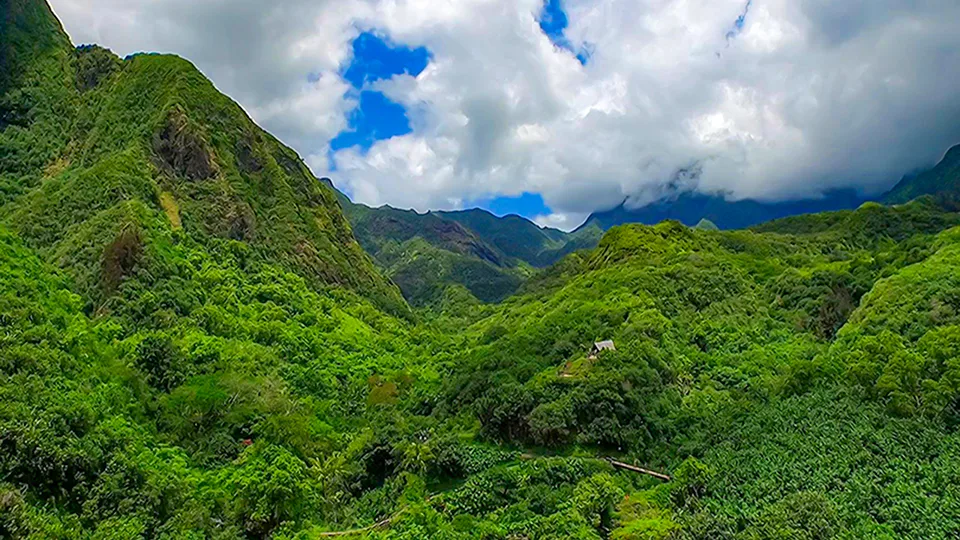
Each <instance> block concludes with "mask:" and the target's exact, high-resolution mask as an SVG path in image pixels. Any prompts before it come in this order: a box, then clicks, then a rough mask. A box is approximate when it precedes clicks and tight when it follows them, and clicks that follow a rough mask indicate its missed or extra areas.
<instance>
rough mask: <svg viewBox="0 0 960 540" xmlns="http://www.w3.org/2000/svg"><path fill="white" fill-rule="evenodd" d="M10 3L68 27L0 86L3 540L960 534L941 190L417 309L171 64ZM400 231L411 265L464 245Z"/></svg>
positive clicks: (248, 131) (951, 246) (947, 239)
mask: <svg viewBox="0 0 960 540" xmlns="http://www.w3.org/2000/svg"><path fill="white" fill-rule="evenodd" d="M0 6H2V7H3V9H4V11H3V14H4V19H3V20H5V21H7V22H8V25H7V26H6V27H5V28H4V29H5V30H7V29H9V28H11V26H9V21H12V20H14V19H16V17H20V19H17V20H18V21H20V22H18V23H17V24H19V25H20V26H18V28H20V29H22V31H24V32H26V34H24V35H29V33H31V32H33V33H42V32H45V31H50V32H53V33H54V34H56V35H60V36H61V37H57V38H52V39H50V40H49V41H50V43H53V44H54V45H51V46H50V47H46V48H44V47H39V48H38V49H37V50H38V51H40V53H37V54H38V55H39V56H36V58H40V59H41V60H42V61H40V60H37V61H36V62H34V63H31V62H25V63H23V64H18V65H27V66H33V67H29V68H24V71H23V72H22V73H21V74H18V75H17V77H18V78H17V79H16V80H17V81H18V82H17V83H16V84H17V85H22V84H25V83H24V82H23V81H27V80H29V81H32V82H30V83H29V84H27V86H25V87H24V86H15V87H11V86H7V87H6V88H5V90H4V97H3V99H4V101H3V103H4V104H5V106H6V104H13V105H14V106H12V107H10V108H8V109H5V110H16V111H20V112H23V111H26V113H25V115H22V116H17V118H18V119H19V120H18V122H17V123H8V124H6V125H4V126H2V127H0V149H2V150H4V153H3V154H0V156H2V158H0V159H4V161H3V162H2V169H0V178H2V180H3V182H4V183H3V185H4V186H5V188H4V189H5V191H4V196H5V197H6V198H5V199H4V201H3V204H2V205H0V537H12V538H207V537H210V538H268V537H269V538H278V539H279V538H321V537H326V536H324V534H325V533H330V532H338V531H354V533H353V534H354V536H356V537H369V538H449V539H459V538H464V539H466V538H486V539H504V540H506V539H515V538H531V539H555V538H578V539H591V540H596V539H607V538H615V539H634V538H661V539H666V538H702V539H708V538H709V539H715V538H747V539H760V538H835V537H836V538H956V537H957V536H958V535H960V518H958V516H960V492H958V490H957V487H956V486H957V485H960V478H958V473H957V471H960V435H958V433H957V428H958V426H960V296H958V291H960V281H958V280H960V228H958V227H957V225H960V215H958V214H956V213H953V212H951V211H950V207H949V206H947V207H944V206H943V205H940V204H936V203H934V202H933V201H931V200H930V199H923V200H919V201H915V202H912V203H909V204H906V205H901V206H896V207H883V206H881V205H877V204H868V205H864V206H862V207H860V208H859V209H857V210H853V211H847V212H839V213H833V214H819V215H812V216H803V217H797V218H790V219H786V220H781V221H778V222H774V223H770V224H767V225H763V226H761V227H758V228H756V229H754V230H743V231H733V232H722V231H716V230H711V228H710V227H709V226H704V227H702V228H697V229H691V228H688V227H685V226H683V225H681V224H680V223H677V222H666V223H663V224H660V225H657V226H654V227H647V226H642V225H628V226H621V227H615V228H613V229H611V230H610V231H609V232H607V233H606V234H605V235H604V237H603V239H602V241H601V242H600V244H599V246H598V247H596V249H593V250H589V251H581V252H577V253H573V254H571V255H570V256H568V257H566V258H564V259H563V260H562V261H560V262H559V263H558V264H556V265H554V266H552V267H550V268H548V269H546V270H544V271H543V272H540V273H537V274H536V275H535V276H534V277H533V279H531V280H529V281H528V282H526V283H524V284H523V285H522V287H521V288H520V290H519V293H518V294H517V295H515V296H513V297H511V298H509V299H507V300H506V301H505V302H503V303H502V304H500V305H478V304H477V303H476V302H475V300H474V299H471V297H470V295H469V294H467V293H466V292H465V291H466V290H465V289H464V288H463V287H457V286H451V287H445V288H444V290H443V293H442V294H441V295H440V296H439V300H438V301H439V302H441V303H443V304H444V305H445V306H446V307H450V308H453V309H449V310H447V309H445V310H443V312H444V315H438V316H436V317H435V318H432V319H431V320H430V321H428V322H419V323H416V322H413V321H410V320H408V319H406V318H404V317H403V316H402V315H404V314H405V313H406V310H405V308H404V306H405V304H403V303H402V300H400V299H399V298H398V296H397V293H396V290H395V289H394V288H392V287H391V286H389V285H387V284H386V282H385V281H384V280H383V279H382V278H380V276H379V274H378V273H377V272H376V271H375V270H373V269H372V266H371V264H370V262H369V260H368V259H367V258H366V256H365V255H364V254H363V253H362V252H361V251H359V247H358V245H357V243H356V242H355V241H353V240H352V238H353V237H352V235H351V231H350V228H349V227H348V226H347V225H346V223H345V221H344V220H343V218H342V216H341V215H340V213H339V210H338V205H337V204H335V202H334V203H332V204H331V202H332V201H333V197H335V196H336V194H335V193H334V192H333V191H332V190H329V189H327V188H325V187H323V186H321V185H320V184H319V182H316V181H314V180H313V179H312V178H311V177H310V176H309V174H308V173H307V171H306V170H305V169H304V168H303V166H302V164H301V163H300V162H299V161H298V160H297V159H296V156H295V155H293V154H292V152H290V151H289V150H287V149H285V148H284V147H282V146H281V145H280V144H279V143H278V142H276V141H275V140H274V139H272V138H271V137H270V136H269V135H267V134H265V133H263V132H261V131H259V130H258V129H257V128H256V127H255V126H253V124H252V123H250V122H249V120H247V119H246V117H245V116H243V115H242V112H241V111H240V110H239V109H238V108H237V107H236V105H234V104H233V103H231V102H229V100H226V98H223V97H222V96H219V95H218V94H216V93H215V92H214V91H213V89H212V87H211V86H210V85H209V82H207V81H205V80H203V79H202V77H200V76H199V75H198V74H197V73H196V71H195V70H193V69H192V67H190V66H189V64H187V63H186V62H184V61H182V60H178V59H176V58H171V57H158V56H138V57H135V58H131V59H127V60H123V61H121V60H119V59H116V58H114V57H112V56H111V55H109V54H108V53H107V52H106V51H103V50H101V49H94V48H86V49H83V50H80V51H74V50H73V49H70V48H69V47H68V46H67V45H66V41H65V38H63V37H62V34H59V27H58V26H57V25H56V21H55V20H54V19H53V18H52V15H51V14H50V12H49V10H48V8H46V6H45V5H44V4H43V2H42V1H40V0H31V1H27V0H16V2H11V1H10V0H0ZM22 14H30V15H31V16H30V17H21V15H22ZM31 17H33V18H31ZM40 23H42V24H40ZM10 35H13V34H10V33H5V34H3V35H2V36H3V37H2V38H0V39H7V40H8V41H5V42H4V43H5V44H6V45H5V47H6V48H5V49H4V50H11V49H9V44H10V43H13V41H9V38H8V36H10ZM45 39H46V38H43V37H42V36H38V39H37V40H35V41H32V42H31V41H29V40H27V41H24V40H19V41H17V42H16V43H18V47H19V46H20V45H19V44H23V43H31V44H42V43H44V42H45ZM57 43H60V44H62V45H65V46H66V47H67V48H65V49H62V50H61V49H60V48H59V47H60V45H57ZM31 46H32V45H31ZM18 50H19V49H18ZM30 50H33V49H30ZM58 51H59V52H58ZM31 54H32V53H31ZM26 57H31V56H30V55H27V56H24V57H23V58H26ZM18 58H21V56H18ZM31 58H32V57H31ZM36 58H35V59H36ZM5 61H6V60H5ZM83 66H86V67H83ZM18 69H21V68H18ZM51 74H56V75H55V76H51ZM78 74H79V75H81V76H80V77H78ZM61 75H62V77H61ZM11 88H13V89H12V90H11ZM49 96H54V97H55V98H56V99H48V97H49ZM135 96H144V99H143V100H141V99H137V98H136V97H135ZM61 97H62V98H63V99H62V100H61V99H60V98H61ZM51 107H60V108H59V109H56V110H57V111H59V113H62V114H60V115H59V116H57V115H53V114H52V113H51V112H50V111H52V110H54V109H52V108H51ZM18 114H19V112H18ZM56 126H60V127H61V129H62V131H58V130H57V129H54V128H55V127H56ZM287 158H288V159H287ZM400 225H403V224H402V223H401V224H400ZM448 226H449V225H438V227H440V229H439V230H443V229H442V228H443V227H448ZM419 227H420V225H416V226H415V227H413V229H414V230H415V231H421V230H423V229H421V228H419ZM461 229H462V230H463V231H466V232H467V233H468V235H467V238H469V235H470V234H473V236H474V238H476V239H477V242H478V243H476V244H475V245H477V246H480V245H483V244H484V243H485V244H486V245H487V246H490V247H491V249H495V250H499V251H500V252H501V253H503V249H504V248H503V247H502V246H500V247H498V246H496V245H494V244H492V243H491V242H490V241H487V240H482V239H481V235H478V234H477V233H474V232H473V231H472V230H469V229H468V228H467V227H464V226H462V225H461ZM401 230H403V229H401ZM404 234H407V233H404ZM458 234H459V235H460V236H459V237H458V238H463V237H464V236H463V233H459V232H458ZM397 245H398V246H402V248H399V249H398V250H397V251H394V252H391V251H390V250H391V249H393V247H391V246H388V245H386V244H385V245H384V246H385V247H384V248H381V249H382V251H383V253H382V254H381V255H382V256H386V257H394V256H395V257H398V258H400V257H405V256H407V255H408V254H409V253H422V254H423V255H422V256H419V257H413V258H411V259H410V263H411V264H410V266H408V268H411V269H417V268H422V270H419V271H417V270H413V271H412V273H413V276H411V279H413V278H415V277H416V275H417V274H419V273H427V272H432V271H434V269H431V268H430V266H429V265H430V264H434V261H438V260H440V261H441V262H440V263H439V264H440V266H441V269H442V266H443V265H444V264H447V263H444V262H442V259H443V257H447V256H449V255H457V256H464V253H462V252H460V251H457V249H459V248H458V246H472V245H473V244H470V243H469V242H468V243H466V244H463V243H458V242H453V243H451V244H448V245H446V247H444V248H442V249H441V248H440V247H438V245H436V244H435V243H431V242H429V241H427V240H426V239H424V238H423V237H422V236H418V234H412V235H410V236H409V237H407V238H406V239H405V240H404V241H403V242H402V243H398V244H397ZM472 249H474V248H473V247H469V248H467V249H466V251H467V252H470V250H472ZM503 254H504V255H505V256H507V257H509V255H506V254H505V253H503ZM470 258H471V259H476V260H478V261H482V259H481V258H480V257H477V256H476V254H474V255H470ZM488 263H490V261H487V262H486V263H485V264H488ZM449 264H450V265H451V266H453V265H455V264H456V263H455V262H450V263H449ZM420 265H423V266H420ZM399 267H400V266H398V267H397V268H399ZM391 299H392V300H391ZM397 314H399V315H401V316H398V315H397ZM599 339H613V340H614V341H615V343H616V348H617V350H616V351H604V352H602V353H601V354H599V355H598V356H597V357H596V358H590V357H588V355H587V351H588V348H589V346H590V344H591V343H593V342H594V341H596V340H599ZM607 457H615V458H616V459H617V460H618V461H619V462H625V463H635V464H638V465H641V466H643V467H647V468H650V469H656V470H661V471H663V472H666V473H668V474H669V475H670V477H671V479H670V480H669V481H666V482H661V481H660V480H657V479H654V478H652V477H649V476H644V475H638V474H635V473H633V472H629V471H626V470H623V469H620V468H615V467H614V466H613V465H612V463H611V462H610V461H608V460H606V459H604V458H607ZM377 524H379V526H376V525H377Z"/></svg>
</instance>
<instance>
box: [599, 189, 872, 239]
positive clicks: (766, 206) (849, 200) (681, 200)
mask: <svg viewBox="0 0 960 540" xmlns="http://www.w3.org/2000/svg"><path fill="white" fill-rule="evenodd" d="M866 201H867V199H866V198H864V197H861V196H859V195H858V194H857V193H856V192H855V191H853V190H841V191H835V192H832V193H829V194H827V195H826V196H824V197H823V198H821V199H808V200H800V201H787V202H776V203H766V202H759V201H754V200H749V199H747V200H740V201H728V200H726V199H724V198H723V197H722V196H711V195H702V194H700V193H683V194H681V195H678V196H676V197H675V198H672V199H666V200H661V201H657V202H654V203H651V204H648V205H646V206H641V207H638V208H629V207H628V206H627V205H626V204H621V205H620V206H618V207H616V208H613V209H611V210H607V211H604V212H595V213H594V214H592V215H591V216H590V217H589V218H588V219H587V221H585V222H584V224H583V225H581V228H583V227H591V226H594V225H596V226H598V227H600V228H601V229H603V230H607V229H610V228H612V227H615V226H617V225H623V224H625V223H644V224H646V225H654V224H657V223H660V222H661V221H665V220H668V219H672V220H676V221H679V222H681V223H683V224H684V225H687V226H690V227H693V226H696V225H697V224H698V223H700V222H701V221H702V220H707V221H709V222H712V223H713V224H714V225H716V226H717V227H718V228H720V229H724V230H726V229H744V228H747V227H750V226H753V225H757V224H758V223H763V222H765V221H770V220H773V219H778V218H782V217H786V216H794V215H797V214H810V213H816V212H829V211H833V210H847V209H850V208H856V207H858V206H860V205H861V204H863V203H864V202H866Z"/></svg>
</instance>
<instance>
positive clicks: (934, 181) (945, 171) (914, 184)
mask: <svg viewBox="0 0 960 540" xmlns="http://www.w3.org/2000/svg"><path fill="white" fill-rule="evenodd" d="M923 195H941V196H949V197H951V198H953V199H954V200H955V199H957V198H960V145H958V146H954V147H953V148H951V149H950V150H949V151H947V154H946V155H945V156H944V157H943V159H942V160H940V163H937V165H936V167H934V168H932V169H930V170H929V171H924V172H922V173H920V174H917V175H914V176H907V177H905V178H904V179H903V180H901V181H900V183H899V184H897V185H896V186H895V187H894V188H893V189H892V190H891V191H890V193H888V194H887V195H885V196H884V199H883V200H884V202H887V203H889V204H899V203H905V202H907V201H909V200H912V199H916V198H917V197H921V196H923Z"/></svg>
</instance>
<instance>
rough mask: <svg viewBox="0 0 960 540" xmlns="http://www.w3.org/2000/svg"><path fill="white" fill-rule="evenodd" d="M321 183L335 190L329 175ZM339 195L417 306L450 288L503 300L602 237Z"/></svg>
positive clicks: (361, 234)
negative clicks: (356, 200) (534, 276)
mask: <svg viewBox="0 0 960 540" xmlns="http://www.w3.org/2000/svg"><path fill="white" fill-rule="evenodd" d="M322 182H324V183H325V184H326V185H328V186H330V187H331V188H333V189H336V188H335V187H334V186H333V183H332V182H331V181H330V179H328V178H324V179H322ZM337 194H338V198H339V200H340V204H341V206H342V208H343V211H344V214H345V215H346V216H347V219H348V220H349V221H350V223H351V226H352V227H353V232H354V235H355V236H356V237H357V240H358V241H359V242H360V245H361V246H363V248H364V249H365V250H366V251H367V253H369V254H370V255H372V256H373V258H374V259H375V260H376V261H377V263H378V264H379V265H380V266H381V268H383V269H384V271H385V272H386V274H387V275H388V276H389V277H390V278H391V279H392V280H393V281H394V282H395V283H396V284H397V285H398V286H399V287H400V290H401V291H402V292H403V294H404V297H406V298H407V300H408V301H409V302H410V303H411V304H412V305H414V306H424V305H428V304H435V303H437V302H439V301H441V300H442V299H443V298H444V295H445V294H446V293H448V292H450V289H451V288H455V289H465V291H466V292H468V293H469V294H470V295H472V296H473V297H474V298H476V299H477V300H480V301H482V302H496V301H499V300H502V299H503V298H505V297H507V296H509V295H510V294H512V293H513V292H514V291H516V290H517V288H518V287H519V286H520V284H521V283H523V281H524V280H525V279H526V277H528V276H529V275H531V274H532V273H534V272H535V271H536V269H537V268H542V267H546V266H549V265H551V264H553V263H555V262H557V261H558V260H560V259H561V258H563V257H564V256H565V255H567V254H569V253H572V252H573V251H576V250H578V249H584V248H592V247H594V246H595V245H596V244H597V242H598V241H599V240H600V236H601V235H602V231H601V230H600V229H599V228H592V229H585V230H583V231H580V232H578V233H576V234H571V233H566V232H563V231H560V230H557V229H550V228H543V227H540V226H539V225H537V224H536V223H533V222H532V221H530V220H528V219H526V218H523V217H520V216H517V215H509V216H503V217H499V216H495V215H494V214H491V213H490V212H488V211H486V210H481V209H473V210H463V211H453V212H427V213H425V214H421V213H418V212H415V211H413V210H400V209H397V208H393V207H390V206H381V207H378V208H372V207H369V206H366V205H363V204H357V203H354V202H352V201H351V200H350V199H349V198H348V197H347V196H346V195H344V194H343V193H342V192H340V191H337ZM461 292H463V291H461Z"/></svg>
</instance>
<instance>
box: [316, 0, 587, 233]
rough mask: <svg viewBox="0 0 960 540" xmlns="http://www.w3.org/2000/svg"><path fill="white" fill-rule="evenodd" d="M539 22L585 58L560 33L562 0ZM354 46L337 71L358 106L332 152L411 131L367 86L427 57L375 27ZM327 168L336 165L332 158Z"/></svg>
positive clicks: (515, 201) (526, 211) (500, 205)
mask: <svg viewBox="0 0 960 540" xmlns="http://www.w3.org/2000/svg"><path fill="white" fill-rule="evenodd" d="M538 22H539V23H540V28H541V29H542V30H543V32H544V34H546V35H547V37H549V38H550V40H551V41H552V42H553V43H554V45H556V46H557V47H560V48H563V49H566V50H568V51H570V52H572V53H573V54H574V55H576V57H577V59H578V60H579V61H580V63H581V64H584V65H585V64H586V63H587V62H588V61H589V58H590V52H589V51H590V48H589V47H588V46H586V45H583V46H580V47H575V46H574V45H573V44H572V43H571V42H570V40H569V39H567V37H566V36H565V35H564V31H565V30H566V28H567V26H568V24H569V22H568V19H567V14H566V12H565V11H564V9H563V5H562V3H561V0H545V2H544V5H543V11H542V12H541V13H540V16H539V19H538ZM352 48H353V57H352V60H351V62H350V64H349V65H347V66H346V67H345V68H344V69H342V71H341V75H342V76H343V78H344V79H345V80H346V81H348V82H349V83H350V86H351V89H350V91H349V95H350V97H353V98H354V99H356V100H357V102H358V106H357V107H356V108H355V109H354V110H352V111H351V112H350V115H349V118H348V127H347V129H345V130H344V131H342V132H341V133H340V134H338V135H337V136H336V137H335V138H334V139H333V140H332V141H331V142H330V152H331V153H333V152H336V151H338V150H342V149H344V148H351V147H360V148H361V149H362V150H363V151H366V150H369V149H370V147H371V146H372V145H373V144H374V143H375V142H376V141H380V140H385V139H389V138H391V137H396V136H400V135H405V134H407V133H410V132H411V127H410V119H409V117H408V116H407V111H406V110H405V109H404V107H403V106H402V105H400V104H398V103H395V102H393V101H391V100H390V99H389V98H388V97H387V96H385V95H384V94H383V93H382V92H379V91H376V90H373V89H371V85H372V84H373V83H375V82H377V81H379V80H382V79H389V78H391V77H393V76H395V75H403V74H407V75H411V76H414V77H416V76H417V75H419V74H420V73H421V72H423V70H424V69H425V68H426V67H427V65H428V64H429V62H430V51H428V50H427V49H426V48H424V47H419V48H410V47H407V46H406V45H403V44H397V43H392V42H391V41H390V40H389V39H387V38H385V37H383V36H382V35H380V34H379V33H378V32H376V31H367V32H363V33H361V34H360V36H359V37H357V38H356V39H355V40H354V41H353V44H352ZM331 167H334V163H333V160H332V159H331ZM334 170H335V169H334ZM348 195H350V194H349V193H348ZM473 206H477V207H480V208H485V209H487V210H489V211H491V212H493V213H494V214H496V215H501V216H502V215H508V214H518V215H521V216H524V217H527V218H530V219H533V218H535V217H537V216H542V215H547V214H550V213H551V212H552V210H551V209H550V207H548V206H547V205H546V204H545V203H544V200H543V197H542V196H541V195H540V194H537V193H527V192H525V193H523V194H521V195H519V196H514V197H506V196H503V197H495V198H492V199H486V200H478V201H468V202H467V207H473Z"/></svg>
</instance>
